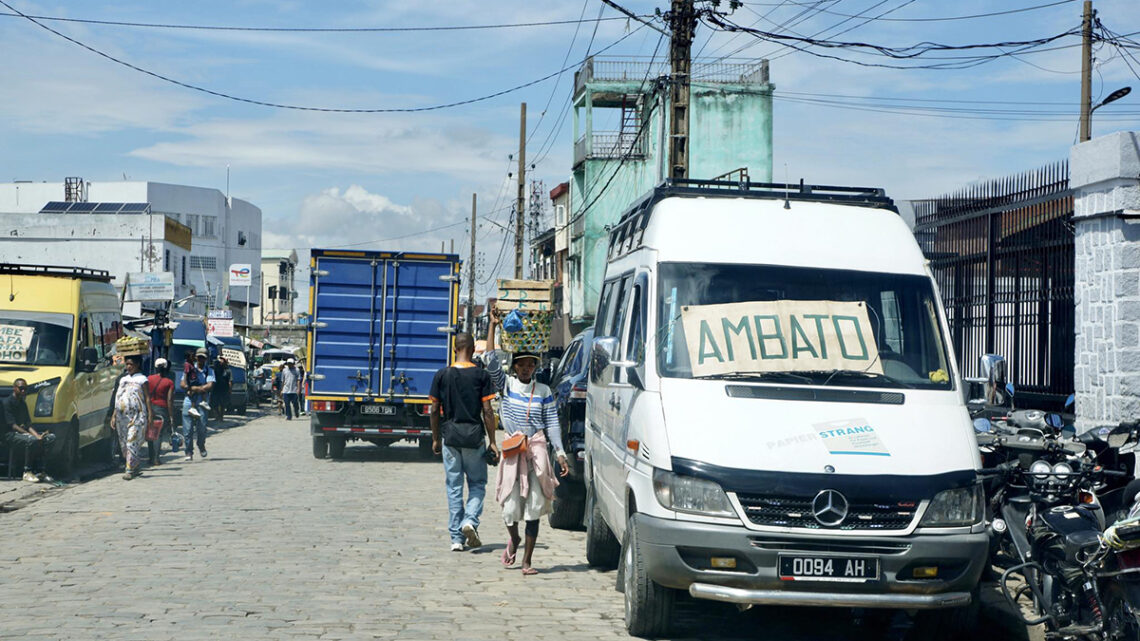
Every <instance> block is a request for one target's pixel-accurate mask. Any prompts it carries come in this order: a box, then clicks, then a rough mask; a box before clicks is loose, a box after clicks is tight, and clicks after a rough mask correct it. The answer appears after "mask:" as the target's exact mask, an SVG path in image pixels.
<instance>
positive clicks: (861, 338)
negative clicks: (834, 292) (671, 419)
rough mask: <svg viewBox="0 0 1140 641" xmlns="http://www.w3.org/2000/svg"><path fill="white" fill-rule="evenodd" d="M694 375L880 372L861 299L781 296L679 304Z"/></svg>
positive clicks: (874, 345)
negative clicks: (819, 298) (687, 304)
mask: <svg viewBox="0 0 1140 641" xmlns="http://www.w3.org/2000/svg"><path fill="white" fill-rule="evenodd" d="M681 324H682V326H683V327H684V328H685V340H686V342H687V343H688V348H689V362H690V363H691V364H692V368H693V376H709V375H713V374H734V373H736V374H748V373H758V372H807V371H829V370H837V369H839V370H858V371H866V372H871V373H875V374H882V373H883V366H882V364H881V363H880V362H879V349H878V346H877V345H876V344H875V337H874V333H873V332H872V329H871V322H870V320H869V319H868V317H867V306H866V304H864V303H862V302H838V301H814V300H804V301H800V300H780V301H764V302H759V301H757V302H748V303H729V304H726V305H690V306H686V307H683V308H682V309H681Z"/></svg>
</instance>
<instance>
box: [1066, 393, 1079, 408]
mask: <svg viewBox="0 0 1140 641" xmlns="http://www.w3.org/2000/svg"><path fill="white" fill-rule="evenodd" d="M1076 404H1077V395H1076V394H1069V398H1066V399H1065V409H1070V408H1072V407H1073V406H1074V405H1076Z"/></svg>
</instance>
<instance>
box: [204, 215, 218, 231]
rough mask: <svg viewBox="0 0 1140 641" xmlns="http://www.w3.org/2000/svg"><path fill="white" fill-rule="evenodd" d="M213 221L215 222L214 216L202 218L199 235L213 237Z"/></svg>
mask: <svg viewBox="0 0 1140 641" xmlns="http://www.w3.org/2000/svg"><path fill="white" fill-rule="evenodd" d="M215 220H216V217H215V216H202V233H201V235H202V236H213V235H214V221H215Z"/></svg>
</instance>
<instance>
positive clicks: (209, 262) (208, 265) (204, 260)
mask: <svg viewBox="0 0 1140 641" xmlns="http://www.w3.org/2000/svg"><path fill="white" fill-rule="evenodd" d="M217 268H218V259H217V258H215V257H213V256H191V257H190V269H217Z"/></svg>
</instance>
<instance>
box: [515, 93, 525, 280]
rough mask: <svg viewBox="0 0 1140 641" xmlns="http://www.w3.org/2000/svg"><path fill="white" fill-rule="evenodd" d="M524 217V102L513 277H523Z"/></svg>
mask: <svg viewBox="0 0 1140 641" xmlns="http://www.w3.org/2000/svg"><path fill="white" fill-rule="evenodd" d="M525 218H526V103H525V102H524V103H522V108H521V110H520V112H519V191H518V198H517V200H516V203H515V278H517V279H521V278H522V277H523V237H524V236H525V234H524V233H523V229H524V228H523V223H524V219H525Z"/></svg>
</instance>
